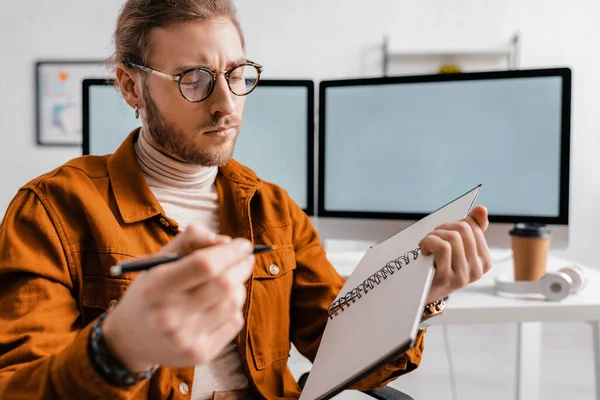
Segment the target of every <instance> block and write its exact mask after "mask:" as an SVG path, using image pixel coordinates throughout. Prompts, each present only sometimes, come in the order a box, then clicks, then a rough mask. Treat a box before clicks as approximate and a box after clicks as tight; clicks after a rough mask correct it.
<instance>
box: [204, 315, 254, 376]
mask: <svg viewBox="0 0 600 400" xmlns="http://www.w3.org/2000/svg"><path fill="white" fill-rule="evenodd" d="M243 327H244V317H243V316H242V314H241V313H238V314H236V315H235V316H233V317H232V318H231V319H230V320H228V321H227V322H226V323H225V324H223V325H221V326H219V327H218V328H216V329H215V330H214V331H212V332H211V333H210V334H209V336H208V337H201V336H199V337H197V344H196V347H197V349H199V350H200V351H199V352H197V353H196V354H194V357H193V358H192V359H193V360H194V364H195V365H201V364H206V363H207V362H210V360H212V359H213V358H214V357H216V356H217V355H218V354H219V353H220V352H221V351H222V350H223V349H224V348H225V346H227V344H229V343H230V342H231V341H232V340H234V339H235V337H236V336H237V334H238V333H239V332H240V331H241V330H242V328H243Z"/></svg>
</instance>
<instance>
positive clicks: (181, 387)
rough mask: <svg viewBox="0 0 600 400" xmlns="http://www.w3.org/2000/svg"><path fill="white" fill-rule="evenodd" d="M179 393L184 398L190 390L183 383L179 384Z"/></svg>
mask: <svg viewBox="0 0 600 400" xmlns="http://www.w3.org/2000/svg"><path fill="white" fill-rule="evenodd" d="M179 392H180V393H181V394H182V395H184V396H185V395H187V394H188V393H189V392H190V388H189V387H188V385H187V384H186V383H185V382H181V383H180V384H179Z"/></svg>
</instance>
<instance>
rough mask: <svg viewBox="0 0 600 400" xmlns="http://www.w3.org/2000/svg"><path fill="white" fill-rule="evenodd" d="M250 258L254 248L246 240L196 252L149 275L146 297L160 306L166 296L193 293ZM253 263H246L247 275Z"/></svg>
mask: <svg viewBox="0 0 600 400" xmlns="http://www.w3.org/2000/svg"><path fill="white" fill-rule="evenodd" d="M251 254H252V244H251V243H250V242H249V241H248V240H246V239H234V240H232V241H231V242H230V243H227V244H221V245H215V246H211V247H208V248H205V249H201V250H196V251H194V252H193V253H191V254H189V255H188V256H186V257H183V258H182V259H181V260H179V261H176V262H173V263H169V264H163V265H160V266H158V267H155V268H153V269H152V270H150V271H148V279H147V282H146V285H145V286H146V287H145V288H144V291H145V297H146V298H147V300H148V301H153V300H154V301H157V302H160V301H161V298H162V297H164V296H165V295H166V294H169V293H176V292H183V291H187V290H190V289H192V288H194V287H196V286H199V285H201V284H203V283H205V282H208V281H210V280H212V279H215V278H217V277H219V276H220V275H221V274H223V273H224V272H225V271H226V270H228V269H229V268H231V267H233V266H234V265H236V264H237V263H240V262H242V261H243V260H244V259H245V258H247V257H249V256H250V255H251ZM251 261H252V260H251V259H248V260H246V264H245V265H246V270H250V271H247V272H248V273H250V272H251V267H250V265H251V264H253V262H251Z"/></svg>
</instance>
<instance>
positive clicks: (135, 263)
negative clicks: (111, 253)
mask: <svg viewBox="0 0 600 400" xmlns="http://www.w3.org/2000/svg"><path fill="white" fill-rule="evenodd" d="M276 248H277V246H267V245H264V244H259V245H255V246H254V250H253V251H252V254H260V253H264V252H266V251H269V250H275V249H276ZM183 257H185V256H184V255H179V254H174V253H168V254H159V255H153V256H148V257H144V258H143V259H139V260H132V261H126V262H123V263H121V264H117V265H114V266H112V267H110V274H111V276H119V275H123V274H126V273H129V272H138V271H146V270H148V269H150V268H153V267H156V266H157V265H161V264H166V263H170V262H175V261H177V260H181V259H182V258H183Z"/></svg>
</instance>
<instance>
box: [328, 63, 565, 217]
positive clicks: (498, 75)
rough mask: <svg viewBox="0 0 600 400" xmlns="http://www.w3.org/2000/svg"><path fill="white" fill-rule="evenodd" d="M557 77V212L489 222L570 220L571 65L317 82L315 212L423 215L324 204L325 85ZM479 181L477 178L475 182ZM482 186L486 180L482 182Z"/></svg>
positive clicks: (363, 214) (335, 214) (374, 215)
mask: <svg viewBox="0 0 600 400" xmlns="http://www.w3.org/2000/svg"><path fill="white" fill-rule="evenodd" d="M536 77H560V78H562V107H561V155H560V183H559V186H560V187H559V214H558V216H556V217H548V216H521V215H493V214H490V216H489V220H490V222H495V223H515V222H540V223H545V224H555V225H568V224H569V187H570V186H569V183H570V153H571V152H570V146H571V85H572V72H571V69H570V68H547V69H528V70H511V71H486V72H465V73H456V74H434V75H410V76H395V77H383V78H361V79H342V80H325V81H321V82H320V84H319V126H318V127H319V132H318V140H319V144H318V145H319V155H318V178H317V181H318V190H317V216H318V217H333V218H356V219H388V220H418V219H421V218H423V217H425V216H426V215H427V214H426V213H401V212H372V211H339V210H337V211H336V210H331V209H326V208H325V197H326V185H325V159H326V156H325V154H326V145H325V141H326V140H325V139H326V134H327V133H326V131H325V124H326V114H327V107H326V105H327V89H329V88H334V87H350V86H376V85H389V84H412V83H431V82H456V81H473V80H499V79H515V78H536ZM476 183H477V184H479V183H480V182H476ZM483 190H485V184H484V185H483Z"/></svg>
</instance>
